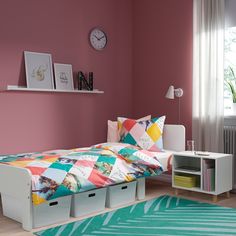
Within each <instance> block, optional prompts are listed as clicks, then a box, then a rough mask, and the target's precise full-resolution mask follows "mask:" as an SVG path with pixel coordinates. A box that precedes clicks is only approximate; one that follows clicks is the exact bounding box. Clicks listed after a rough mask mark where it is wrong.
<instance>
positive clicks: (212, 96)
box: [192, 0, 224, 152]
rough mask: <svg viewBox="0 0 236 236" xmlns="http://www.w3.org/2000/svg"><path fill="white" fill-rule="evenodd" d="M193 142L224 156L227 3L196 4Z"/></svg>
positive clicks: (202, 0) (203, 1)
mask: <svg viewBox="0 0 236 236" xmlns="http://www.w3.org/2000/svg"><path fill="white" fill-rule="evenodd" d="M193 7H194V9H193V29H194V31H193V41H194V43H193V129H192V131H193V140H195V146H196V148H197V149H198V150H202V151H213V152H223V122H224V104H223V101H224V100H223V99H224V98H223V92H224V0H194V6H193Z"/></svg>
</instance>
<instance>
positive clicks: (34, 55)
mask: <svg viewBox="0 0 236 236" xmlns="http://www.w3.org/2000/svg"><path fill="white" fill-rule="evenodd" d="M24 56H25V71H26V82H27V88H41V89H54V83H53V72H52V56H51V54H47V53H38V52H27V51H25V52H24Z"/></svg>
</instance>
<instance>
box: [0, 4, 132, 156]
mask: <svg viewBox="0 0 236 236" xmlns="http://www.w3.org/2000/svg"><path fill="white" fill-rule="evenodd" d="M131 13H132V1H131V0H119V1H117V0H99V1H94V0H70V1H68V0H60V1H58V0H50V1H32V0H21V1H15V0H8V1H2V2H1V7H0V29H1V36H0V52H1V53H0V71H1V79H0V89H1V90H4V89H5V88H6V86H7V85H24V84H25V71H24V60H23V51H24V50H28V51H36V52H48V53H51V54H52V57H53V61H54V62H59V63H69V64H72V66H73V70H74V71H79V70H83V71H93V72H94V75H95V87H96V88H99V89H101V90H104V91H105V94H103V95H83V94H79V95H78V94H77V95H75V94H55V93H47V94H46V93H22V92H1V93H0V109H1V110H0V132H1V135H0V154H4V153H16V152H26V151H40V150H47V149H55V148H71V147H76V146H84V145H90V144H95V143H97V142H103V141H105V137H106V120H107V119H113V118H115V117H116V116H118V115H124V116H130V115H131V112H132V111H131V110H132V14H131ZM95 26H102V28H103V29H104V30H105V31H106V32H107V34H108V45H107V48H106V49H105V50H104V51H102V52H96V51H94V50H93V49H92V48H91V47H90V46H89V44H88V32H89V31H90V29H91V28H92V27H95Z"/></svg>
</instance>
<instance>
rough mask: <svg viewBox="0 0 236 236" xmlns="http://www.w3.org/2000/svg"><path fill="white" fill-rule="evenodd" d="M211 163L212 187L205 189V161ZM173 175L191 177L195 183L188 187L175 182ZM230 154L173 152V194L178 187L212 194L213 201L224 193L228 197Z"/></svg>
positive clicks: (177, 191) (230, 175)
mask: <svg viewBox="0 0 236 236" xmlns="http://www.w3.org/2000/svg"><path fill="white" fill-rule="evenodd" d="M209 162H210V163H211V165H212V167H211V168H212V169H213V170H214V171H213V179H214V181H211V182H212V189H211V190H210V191H207V190H206V187H204V182H205V183H206V181H207V179H206V174H205V173H204V171H205V170H206V168H205V165H206V164H205V163H209ZM175 175H177V176H185V177H190V178H191V177H193V178H195V179H196V180H197V181H196V185H195V186H193V187H191V188H188V187H183V186H180V185H178V184H175V178H174V177H175ZM232 177H233V176H232V155H231V154H223V153H204V152H197V153H195V152H190V151H184V152H178V153H175V154H174V157H173V166H172V187H173V188H175V194H176V195H178V194H179V189H183V190H190V191H195V192H201V193H207V194H211V195H213V202H216V201H217V196H218V195H219V194H222V193H226V194H227V197H230V194H229V191H230V190H232V181H233V178H232ZM208 183H209V181H208Z"/></svg>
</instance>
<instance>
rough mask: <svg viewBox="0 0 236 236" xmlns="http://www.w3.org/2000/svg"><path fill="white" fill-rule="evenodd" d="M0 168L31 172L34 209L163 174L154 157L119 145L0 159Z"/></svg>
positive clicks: (134, 148) (11, 156) (155, 156)
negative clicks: (3, 165) (2, 165)
mask: <svg viewBox="0 0 236 236" xmlns="http://www.w3.org/2000/svg"><path fill="white" fill-rule="evenodd" d="M0 164H7V165H10V166H15V167H21V168H26V169H28V170H29V171H30V172H31V175H32V201H33V204H34V205H38V204H41V203H44V202H46V201H48V200H52V199H55V198H58V197H61V196H66V195H71V194H74V193H79V192H83V191H87V190H91V189H95V188H100V187H105V186H108V185H113V184H117V183H122V182H129V181H133V180H135V179H137V178H140V177H144V176H155V175H159V174H160V173H161V172H162V171H163V168H162V166H161V164H160V162H159V160H158V153H152V152H148V151H146V150H142V149H140V148H138V147H136V146H132V145H129V144H123V143H104V144H99V145H95V146H92V147H89V148H77V149H72V150H55V151H49V152H43V153H28V154H21V155H9V156H0Z"/></svg>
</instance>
